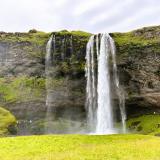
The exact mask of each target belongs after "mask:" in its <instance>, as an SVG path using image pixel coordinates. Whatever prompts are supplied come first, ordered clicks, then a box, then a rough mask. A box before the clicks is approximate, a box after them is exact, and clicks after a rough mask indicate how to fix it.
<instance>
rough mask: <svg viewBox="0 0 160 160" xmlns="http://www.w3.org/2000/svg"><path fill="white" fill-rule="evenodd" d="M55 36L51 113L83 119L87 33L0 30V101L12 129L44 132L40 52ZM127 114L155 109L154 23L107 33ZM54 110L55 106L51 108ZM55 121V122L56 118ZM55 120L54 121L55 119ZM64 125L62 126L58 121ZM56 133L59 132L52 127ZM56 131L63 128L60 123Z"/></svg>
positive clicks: (158, 32)
mask: <svg viewBox="0 0 160 160" xmlns="http://www.w3.org/2000/svg"><path fill="white" fill-rule="evenodd" d="M51 34H55V35H56V54H55V55H54V64H55V67H54V69H53V72H54V73H55V75H56V76H55V77H54V86H53V88H52V93H53V95H54V96H53V98H54V101H53V102H54V103H53V107H54V108H56V116H57V117H59V116H60V115H63V117H65V121H66V120H70V121H73V124H74V123H76V122H77V123H76V124H74V125H75V126H76V125H77V124H78V126H81V124H79V121H80V120H81V121H82V120H83V121H84V120H85V116H86V115H85V107H84V104H85V76H84V74H85V72H84V69H85V52H86V44H87V41H88V39H89V37H90V36H91V34H90V33H86V32H82V31H72V32H68V31H66V30H64V31H60V32H53V33H44V32H39V31H36V30H31V31H29V32H28V33H5V32H1V33H0V106H5V108H6V109H8V110H9V111H11V112H12V113H13V114H14V115H15V117H16V118H17V120H18V122H19V123H18V127H19V130H18V134H40V133H43V132H44V128H45V120H44V119H45V116H46V105H45V103H46V102H45V101H46V89H45V54H46V44H47V41H48V39H49V37H50V35H51ZM111 36H112V37H113V39H114V40H115V43H116V48H117V65H118V71H119V76H120V82H121V85H122V86H123V88H124V90H125V95H126V108H127V114H128V117H131V116H137V115H140V114H148V113H153V112H156V113H159V112H160V45H159V44H160V26H157V27H148V28H142V29H139V30H135V31H132V32H128V33H111ZM53 112H55V110H54V111H53ZM58 123H59V122H58ZM55 125H56V124H55ZM64 128H65V126H64ZM55 132H56V133H59V131H55ZM60 132H63V128H62V129H61V131H60Z"/></svg>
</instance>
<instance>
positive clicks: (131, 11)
mask: <svg viewBox="0 0 160 160" xmlns="http://www.w3.org/2000/svg"><path fill="white" fill-rule="evenodd" d="M0 6H1V7H0V31H6V32H16V31H19V32H22V31H28V30H30V29H33V28H35V29H37V30H42V31H46V32H48V31H56V30H62V29H67V30H84V31H88V32H92V33H97V32H124V31H129V30H133V29H136V28H140V27H143V26H150V25H160V0H0Z"/></svg>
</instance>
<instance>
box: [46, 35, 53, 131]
mask: <svg viewBox="0 0 160 160" xmlns="http://www.w3.org/2000/svg"><path fill="white" fill-rule="evenodd" d="M53 52H55V35H52V36H51V37H50V39H49V41H48V43H47V46H46V57H45V75H46V107H47V111H46V127H45V132H46V133H50V132H51V130H50V127H49V123H50V121H52V120H53V119H54V117H53V115H52V93H51V84H52V72H53V71H52V68H53Z"/></svg>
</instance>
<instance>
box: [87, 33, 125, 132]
mask: <svg viewBox="0 0 160 160" xmlns="http://www.w3.org/2000/svg"><path fill="white" fill-rule="evenodd" d="M95 39H96V44H95ZM110 57H111V58H112V66H113V67H112V68H113V80H112V79H111V75H110V70H111V68H109V66H111V65H110V63H109V62H110ZM85 71H86V79H87V84H86V94H87V95H86V109H87V111H88V117H87V118H88V126H89V129H90V132H92V133H96V134H110V133H115V132H117V130H116V128H115V122H116V121H115V119H116V118H115V116H116V114H115V113H113V103H112V99H113V97H112V96H111V82H114V85H115V92H116V95H117V97H118V101H119V106H118V107H119V110H120V117H121V121H122V129H123V132H125V119H126V114H125V96H124V92H123V89H122V87H121V86H120V85H119V78H118V74H117V65H116V50H115V44H114V41H113V39H112V38H111V37H110V36H109V34H101V35H97V36H96V37H95V36H91V38H90V40H89V42H88V44H87V51H86V69H85Z"/></svg>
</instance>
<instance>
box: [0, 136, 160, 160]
mask: <svg viewBox="0 0 160 160" xmlns="http://www.w3.org/2000/svg"><path fill="white" fill-rule="evenodd" d="M159 159H160V138H159V137H155V136H148V135H132V134H131V135H107V136H95V135H90V136H89V135H49V136H26V137H10V138H0V160H159Z"/></svg>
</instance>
